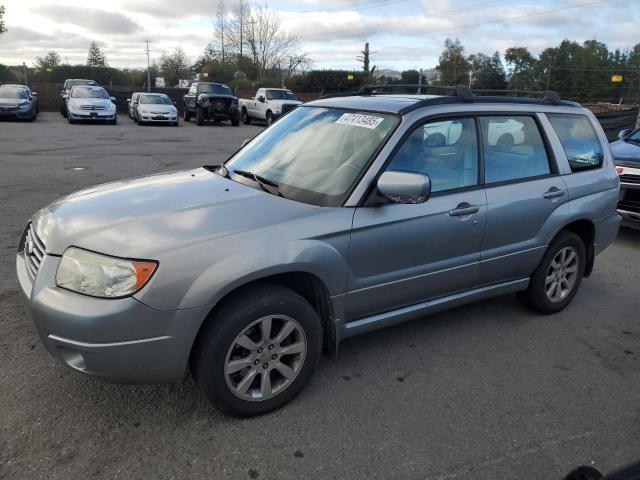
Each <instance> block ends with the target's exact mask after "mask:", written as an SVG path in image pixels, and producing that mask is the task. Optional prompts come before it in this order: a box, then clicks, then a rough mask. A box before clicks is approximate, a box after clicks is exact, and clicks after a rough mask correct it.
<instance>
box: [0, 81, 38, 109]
mask: <svg viewBox="0 0 640 480" xmlns="http://www.w3.org/2000/svg"><path fill="white" fill-rule="evenodd" d="M0 88H22V89H23V90H25V91H26V92H27V94H28V95H29V97H31V98H32V99H33V101H34V102H35V104H36V113H40V105H39V104H38V92H34V91H32V90H31V89H30V88H29V87H27V86H26V85H20V84H17V83H5V84H4V85H0Z"/></svg>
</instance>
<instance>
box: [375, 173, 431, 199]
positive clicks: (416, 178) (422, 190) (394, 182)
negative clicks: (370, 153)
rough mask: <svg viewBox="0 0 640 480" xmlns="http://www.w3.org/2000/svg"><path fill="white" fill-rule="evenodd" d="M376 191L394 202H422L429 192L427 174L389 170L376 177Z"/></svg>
mask: <svg viewBox="0 0 640 480" xmlns="http://www.w3.org/2000/svg"><path fill="white" fill-rule="evenodd" d="M378 192H380V194H381V195H382V196H384V197H386V198H388V199H389V200H391V201H392V202H395V203H424V202H426V201H427V199H428V198H429V195H430V194H431V179H430V178H429V176H428V175H423V174H422V173H413V172H399V171H395V170H389V171H388V172H384V173H383V174H382V175H380V178H379V179H378Z"/></svg>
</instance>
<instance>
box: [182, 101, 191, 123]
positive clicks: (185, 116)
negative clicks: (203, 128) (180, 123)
mask: <svg viewBox="0 0 640 480" xmlns="http://www.w3.org/2000/svg"><path fill="white" fill-rule="evenodd" d="M182 118H183V119H184V121H185V122H190V121H191V112H190V111H189V110H187V106H186V105H185V106H184V110H183V111H182Z"/></svg>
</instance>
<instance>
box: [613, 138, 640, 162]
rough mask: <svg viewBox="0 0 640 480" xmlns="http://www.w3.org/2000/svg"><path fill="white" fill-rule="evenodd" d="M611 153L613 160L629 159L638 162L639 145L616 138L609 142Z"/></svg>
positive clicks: (639, 156)
mask: <svg viewBox="0 0 640 480" xmlns="http://www.w3.org/2000/svg"><path fill="white" fill-rule="evenodd" d="M611 153H612V154H613V159H614V160H622V161H626V162H628V161H631V162H638V163H640V145H637V144H635V143H630V142H625V141H624V140H618V141H616V142H613V143H612V144H611Z"/></svg>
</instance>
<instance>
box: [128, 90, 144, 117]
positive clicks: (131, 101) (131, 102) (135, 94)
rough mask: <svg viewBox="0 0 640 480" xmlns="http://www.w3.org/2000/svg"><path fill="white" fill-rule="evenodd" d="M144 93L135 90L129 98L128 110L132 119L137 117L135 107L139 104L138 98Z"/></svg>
mask: <svg viewBox="0 0 640 480" xmlns="http://www.w3.org/2000/svg"><path fill="white" fill-rule="evenodd" d="M143 93H144V92H133V93H132V94H131V98H127V112H128V113H129V118H130V119H132V120H135V119H136V115H135V109H136V108H137V106H138V99H139V98H140V95H142V94H143Z"/></svg>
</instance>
